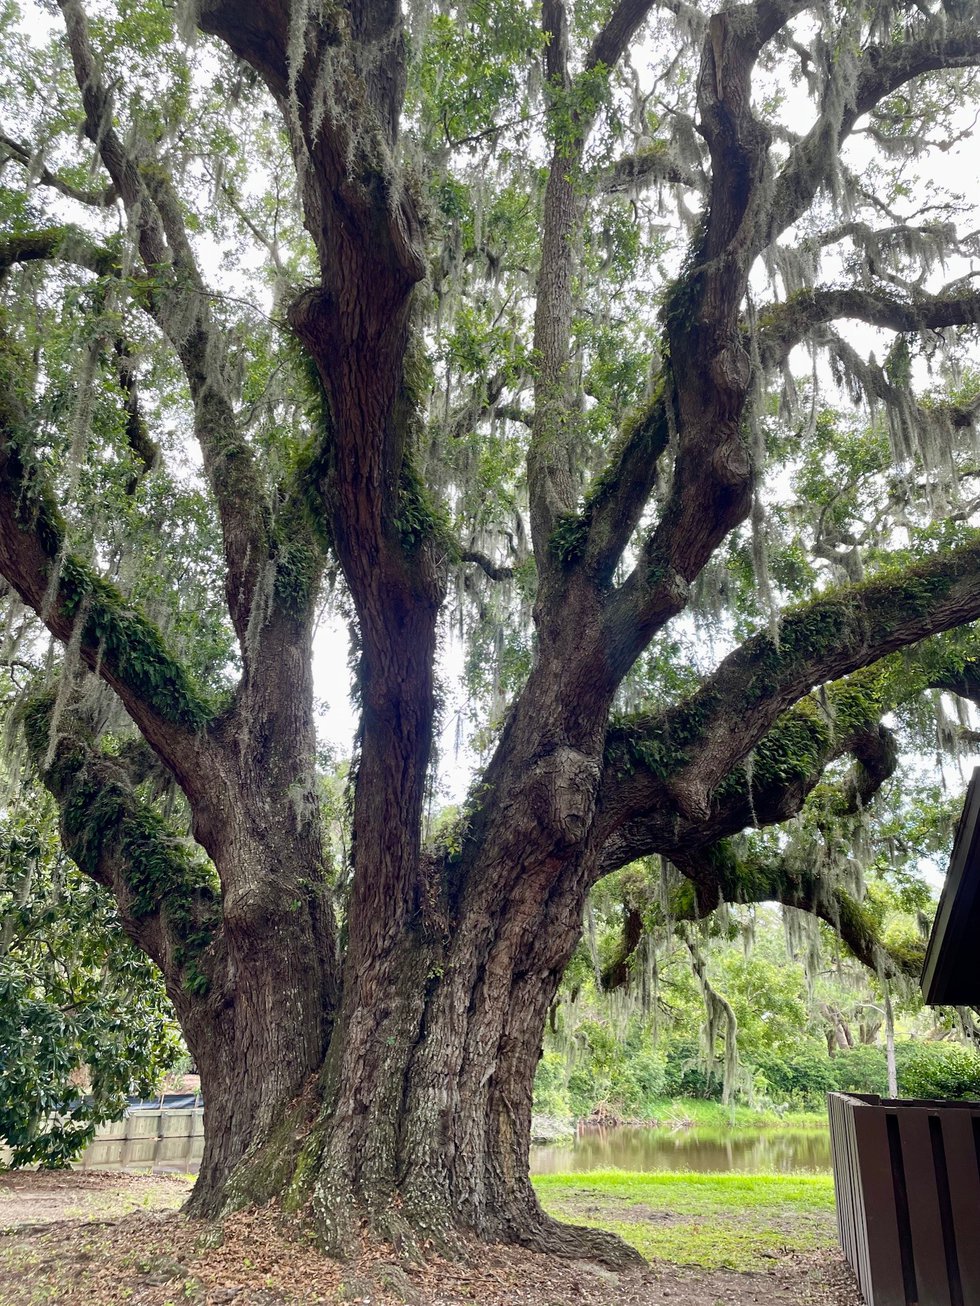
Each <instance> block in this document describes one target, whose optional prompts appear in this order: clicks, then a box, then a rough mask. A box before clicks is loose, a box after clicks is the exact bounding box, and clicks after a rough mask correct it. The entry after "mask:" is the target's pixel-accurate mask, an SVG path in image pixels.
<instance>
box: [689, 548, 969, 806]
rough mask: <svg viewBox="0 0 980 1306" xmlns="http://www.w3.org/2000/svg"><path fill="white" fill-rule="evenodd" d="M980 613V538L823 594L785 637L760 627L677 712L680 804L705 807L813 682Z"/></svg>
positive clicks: (795, 616) (792, 621)
mask: <svg viewBox="0 0 980 1306" xmlns="http://www.w3.org/2000/svg"><path fill="white" fill-rule="evenodd" d="M977 617H980V545H971V546H969V547H966V548H962V549H958V550H956V551H954V552H950V553H947V554H945V555H941V556H938V557H936V558H934V559H932V560H930V561H928V562H924V563H920V564H919V565H917V566H915V567H910V568H908V569H907V570H906V571H904V572H901V573H898V574H896V575H891V576H883V577H881V578H879V579H876V580H873V581H871V582H869V583H867V584H865V585H859V586H853V587H849V588H847V589H844V590H841V591H839V592H834V593H831V594H828V595H826V596H825V597H823V598H819V599H816V600H815V601H814V602H813V603H811V604H809V605H807V607H805V608H802V609H800V610H798V611H796V612H792V613H790V614H788V615H787V616H785V617H784V618H783V621H782V623H781V626H780V629H779V634H778V641H777V639H774V638H773V637H772V636H771V635H769V634H765V635H757V636H755V637H754V638H753V639H751V640H749V641H748V642H747V643H746V644H743V645H742V646H741V648H739V649H737V650H736V651H735V652H734V653H732V654H730V655H729V657H727V658H726V659H725V660H724V662H722V664H721V665H720V667H719V668H718V670H717V671H716V672H715V674H714V675H713V676H712V677H711V678H710V679H709V680H708V681H707V682H706V683H705V685H704V686H703V687H702V689H701V690H700V691H699V692H698V693H697V694H696V695H694V697H693V698H691V699H690V700H688V702H687V703H685V704H684V705H683V706H682V707H680V708H678V709H676V710H675V711H674V712H672V713H670V714H668V723H667V727H666V730H667V735H668V737H669V736H670V735H671V734H673V735H674V737H675V738H678V735H677V731H678V730H680V731H681V736H680V737H681V738H683V732H684V731H689V732H690V733H689V734H688V735H687V737H686V738H683V743H682V744H681V746H680V755H679V756H678V759H677V765H676V766H675V767H673V768H672V774H671V780H670V785H671V789H672V792H673V793H674V794H675V796H676V798H677V801H678V804H679V806H680V807H681V809H682V810H683V811H685V812H687V813H689V814H691V815H694V814H695V813H703V812H705V811H706V810H707V807H708V796H709V794H710V792H711V790H712V789H713V788H714V786H715V785H716V784H717V783H718V782H719V781H720V780H721V778H722V777H723V776H725V775H727V774H728V773H729V771H730V770H731V769H732V767H733V766H734V765H735V764H736V762H738V761H739V759H741V758H743V757H746V756H747V755H748V753H749V752H750V751H751V749H752V748H753V747H754V746H755V745H756V744H757V743H758V741H759V740H760V739H762V737H763V736H764V735H765V734H766V733H767V731H768V730H769V729H770V727H771V726H772V725H773V723H774V722H775V721H776V719H777V717H779V716H780V715H781V714H782V713H783V712H784V711H785V710H786V709H787V708H788V707H790V705H791V704H792V703H794V702H796V701H797V700H798V699H800V698H801V697H802V696H803V695H804V694H806V693H807V692H808V691H809V690H810V689H811V688H812V687H813V686H815V685H819V684H823V683H825V682H827V681H831V680H837V679H839V678H840V677H842V676H845V675H848V674H849V673H851V672H853V671H856V670H858V668H860V667H864V666H868V665H869V664H870V663H872V662H876V661H877V660H878V659H880V658H882V657H884V656H885V655H886V654H888V653H891V652H893V651H894V650H895V649H899V648H903V647H905V646H906V645H909V644H914V643H917V642H918V641H919V640H922V639H925V638H926V637H927V636H929V635H933V634H937V633H938V632H940V631H944V630H949V629H950V628H952V627H954V626H961V625H964V624H966V623H967V622H969V621H973V620H975V619H976V618H977Z"/></svg>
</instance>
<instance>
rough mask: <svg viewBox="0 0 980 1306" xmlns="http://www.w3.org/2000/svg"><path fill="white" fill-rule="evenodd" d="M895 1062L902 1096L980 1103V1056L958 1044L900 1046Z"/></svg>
mask: <svg viewBox="0 0 980 1306" xmlns="http://www.w3.org/2000/svg"><path fill="white" fill-rule="evenodd" d="M895 1062H896V1067H897V1070H898V1087H899V1092H900V1093H901V1094H902V1096H903V1097H924V1098H938V1099H940V1100H941V1099H943V1098H947V1099H949V1100H951V1101H956V1100H959V1099H961V1098H966V1099H968V1100H971V1101H974V1102H980V1055H978V1054H977V1053H976V1052H975V1051H974V1050H973V1049H971V1048H966V1047H963V1046H962V1045H961V1044H958V1043H899V1044H898V1045H897V1046H896V1048H895Z"/></svg>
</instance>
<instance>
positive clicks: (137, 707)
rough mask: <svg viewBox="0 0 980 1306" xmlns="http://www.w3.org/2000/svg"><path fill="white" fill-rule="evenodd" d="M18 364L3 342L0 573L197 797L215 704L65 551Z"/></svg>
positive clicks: (142, 623)
mask: <svg viewBox="0 0 980 1306" xmlns="http://www.w3.org/2000/svg"><path fill="white" fill-rule="evenodd" d="M4 343H5V342H3V341H2V340H0V345H3V344H4ZM15 367H16V361H15V360H14V359H13V357H12V355H11V354H10V353H9V352H8V351H4V350H0V572H2V574H3V575H4V577H5V578H6V579H7V581H8V582H9V583H10V584H11V585H12V586H13V587H14V588H15V589H16V590H17V592H18V594H19V595H20V596H21V598H22V599H23V600H24V602H25V603H26V604H27V605H28V606H29V607H31V608H33V610H34V611H35V612H36V613H37V614H38V616H40V618H41V620H42V621H43V622H44V623H45V625H46V626H47V628H48V629H49V630H50V631H51V633H52V634H53V635H54V636H55V637H56V638H57V639H59V640H61V641H62V642H64V643H65V644H68V643H69V642H70V641H71V640H72V638H73V636H77V640H78V647H79V653H80V656H81V657H82V658H83V660H84V661H85V662H86V663H87V665H88V666H89V667H90V668H91V669H92V670H93V671H96V672H97V674H99V675H100V676H101V677H102V679H103V680H105V681H106V682H107V683H108V684H109V685H111V686H112V688H113V689H114V690H115V691H116V693H117V694H118V695H119V697H120V698H121V699H122V702H123V703H124V705H125V707H126V709H127V711H128V712H129V714H130V716H131V717H132V718H133V720H134V721H135V722H136V724H137V725H138V726H139V728H140V730H141V731H142V732H143V734H144V736H145V737H146V739H147V740H148V742H149V743H150V744H151V745H152V746H153V748H154V749H155V750H156V751H157V753H158V754H159V755H160V756H161V757H162V758H163V759H164V761H165V762H166V764H167V766H168V767H169V769H170V770H171V772H172V773H173V775H174V776H175V777H176V779H177V780H178V782H179V783H180V785H181V787H182V788H183V789H184V791H185V792H186V793H187V795H188V797H189V798H192V799H193V798H194V797H195V796H200V795H199V791H200V789H201V785H202V783H206V782H207V776H208V771H209V769H210V768H209V765H208V762H207V753H208V747H209V745H208V743H207V740H206V738H205V736H204V735H203V734H202V727H203V726H205V725H206V723H207V722H208V720H209V719H210V717H211V709H210V707H209V705H208V704H207V703H206V701H205V700H204V699H203V698H202V696H201V695H200V694H199V693H198V691H197V690H196V689H195V687H194V686H193V685H192V683H191V681H190V678H189V677H188V675H187V673H186V671H185V670H184V668H183V667H182V666H181V665H180V663H179V662H178V661H177V660H176V659H175V658H174V657H173V656H172V655H171V654H170V652H169V651H168V650H167V648H166V647H165V645H164V643H163V640H162V639H161V637H160V635H159V632H158V631H157V630H156V629H155V628H154V627H153V626H152V625H151V624H150V623H149V622H147V621H146V620H145V619H144V618H143V617H142V616H141V615H140V614H139V613H137V612H135V611H134V610H133V609H132V608H130V607H129V606H128V605H127V604H126V602H125V600H124V599H123V598H122V597H121V595H119V593H118V592H117V591H116V590H115V588H114V587H113V586H112V585H110V584H109V583H108V582H107V581H105V580H103V579H102V578H101V577H99V576H98V575H97V574H96V573H95V571H94V570H93V569H92V568H91V567H89V566H88V565H87V564H85V563H83V562H82V561H80V560H79V559H77V558H75V557H73V556H72V555H70V554H67V553H66V552H65V549H66V541H65V528H64V523H63V521H62V519H61V517H60V514H59V513H58V510H57V507H56V506H55V504H54V500H53V497H52V496H51V493H50V491H49V489H48V487H47V486H46V485H45V483H44V481H43V479H42V477H41V475H40V472H39V471H38V469H37V468H36V467H34V466H32V465H31V464H30V463H29V462H28V461H26V459H25V456H24V455H23V454H22V452H21V445H20V441H21V440H22V439H23V431H24V421H25V412H24V410H23V408H22V407H21V406H20V405H19V404H18V402H17V392H16V380H15V375H14V369H15ZM79 627H80V628H79Z"/></svg>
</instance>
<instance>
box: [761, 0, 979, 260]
mask: <svg viewBox="0 0 980 1306" xmlns="http://www.w3.org/2000/svg"><path fill="white" fill-rule="evenodd" d="M969 9H970V16H969V18H968V19H967V20H966V21H961V22H956V23H947V22H946V19H945V15H944V16H943V17H942V18H937V19H933V21H932V22H931V23H930V24H929V25H928V30H927V31H926V32H925V33H924V34H923V35H922V36H920V37H917V38H916V39H915V40H910V41H903V42H898V43H896V44H895V45H891V46H870V47H869V48H868V49H866V50H864V51H863V52H862V54H861V56H860V59H859V63H858V71H857V79H856V86H855V90H854V93H853V95H851V96H843V95H828V96H827V97H826V104H827V108H826V109H825V111H824V113H822V114H821V117H820V118H819V119H818V121H817V122H816V123H815V124H814V126H813V127H812V128H811V130H810V131H809V132H808V134H807V135H806V136H805V137H804V139H803V140H802V141H801V142H800V143H799V145H797V146H796V147H795V149H794V150H793V151H792V153H791V154H790V157H789V159H788V161H787V163H786V165H785V166H784V168H783V170H782V172H781V173H780V175H779V177H778V178H777V180H776V185H775V189H774V192H773V197H772V204H771V206H770V207H769V209H768V210H767V214H766V221H765V222H764V223H763V224H762V225H761V227H760V231H759V238H758V243H757V249H759V250H761V249H764V248H765V247H766V246H767V245H770V244H772V242H773V241H774V240H775V239H776V237H777V236H778V235H779V234H780V232H783V231H785V230H786V228H787V227H789V226H791V225H792V224H793V223H794V222H796V221H797V219H798V218H800V217H802V215H803V214H804V213H805V212H806V210H807V209H808V208H809V207H810V204H811V202H812V200H813V198H814V196H815V195H816V193H817V191H818V190H819V189H820V188H821V187H822V186H824V185H826V183H827V182H828V181H829V179H830V175H831V172H832V169H833V167H834V162H835V159H836V157H837V152H838V150H839V148H840V145H841V143H842V142H843V141H844V140H845V139H846V137H847V136H848V135H849V134H850V132H851V131H852V130H853V128H854V125H855V123H856V122H857V121H858V119H859V118H860V117H861V116H862V115H863V114H866V113H869V112H870V111H871V110H872V109H873V108H874V107H875V105H876V104H878V103H880V101H882V100H883V99H886V98H887V97H888V96H889V95H891V94H892V93H893V92H894V91H897V90H898V89H899V87H901V86H904V85H905V84H906V83H907V82H909V81H912V80H913V79H914V78H916V77H922V76H924V75H925V74H926V73H930V72H936V71H938V70H940V69H944V68H969V67H973V66H975V65H976V64H978V63H980V22H978V19H980V6H978V5H976V4H971V5H970V6H969Z"/></svg>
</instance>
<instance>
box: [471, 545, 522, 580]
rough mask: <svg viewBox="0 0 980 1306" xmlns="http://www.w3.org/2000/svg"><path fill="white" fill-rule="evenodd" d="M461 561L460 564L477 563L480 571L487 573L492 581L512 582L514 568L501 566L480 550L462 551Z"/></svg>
mask: <svg viewBox="0 0 980 1306" xmlns="http://www.w3.org/2000/svg"><path fill="white" fill-rule="evenodd" d="M459 560H460V562H474V563H476V565H477V566H478V567H479V568H480V570H481V571H484V572H486V574H487V575H488V576H489V577H490V579H491V580H510V578H511V577H512V576H513V574H514V568H513V567H507V566H501V565H499V564H498V563H496V562H494V561H493V559H492V558H488V557H487V555H486V554H485V553H481V552H480V551H479V550H478V549H461V550H460V553H459Z"/></svg>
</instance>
